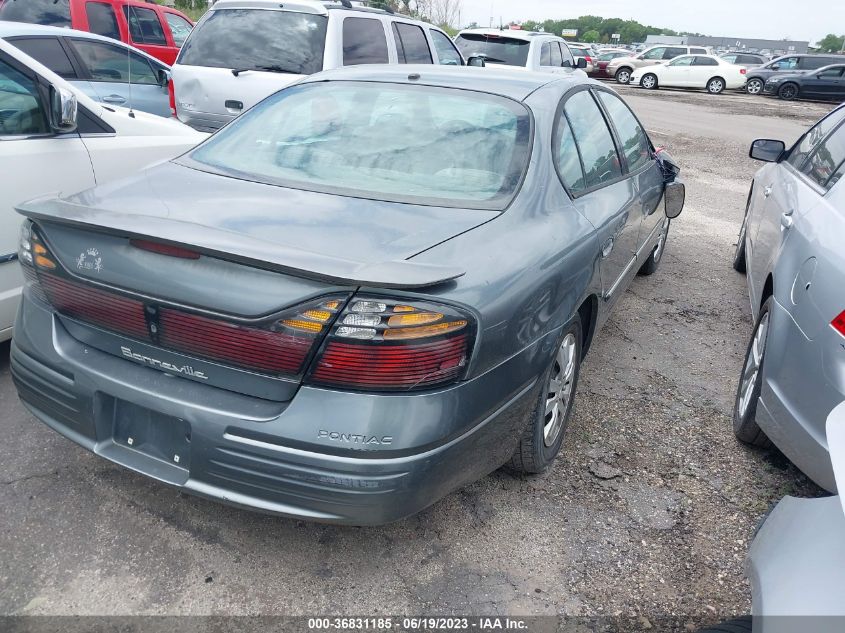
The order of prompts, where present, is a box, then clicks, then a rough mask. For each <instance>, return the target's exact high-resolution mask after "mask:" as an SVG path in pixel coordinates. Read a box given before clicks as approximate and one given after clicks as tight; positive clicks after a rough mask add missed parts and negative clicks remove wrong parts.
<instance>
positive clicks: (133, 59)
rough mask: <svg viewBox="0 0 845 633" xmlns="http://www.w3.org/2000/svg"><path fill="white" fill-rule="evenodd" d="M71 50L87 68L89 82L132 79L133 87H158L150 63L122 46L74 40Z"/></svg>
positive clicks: (117, 81)
mask: <svg viewBox="0 0 845 633" xmlns="http://www.w3.org/2000/svg"><path fill="white" fill-rule="evenodd" d="M71 46H73V48H74V50H75V51H76V53H77V55H79V58H80V59H81V60H82V63H83V64H85V66H86V67H87V68H88V72H89V73H90V75H91V80H92V81H111V82H116V83H128V82H129V78H130V77H131V78H132V83H133V84H157V83H158V76H157V73H156V72H155V70H154V69H153V67H152V66H151V65H150V62H149V61H148V60H147V59H146V58H144V57H141V56H140V55H138V54H137V53H132V52H128V51H127V49H125V48H123V47H122V46H117V45H114V44H106V43H105V42H95V41H93V40H76V39H75V40H71ZM130 70H131V72H130Z"/></svg>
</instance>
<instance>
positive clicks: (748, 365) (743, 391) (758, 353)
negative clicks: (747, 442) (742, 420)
mask: <svg viewBox="0 0 845 633" xmlns="http://www.w3.org/2000/svg"><path fill="white" fill-rule="evenodd" d="M768 333H769V313H768V312H766V314H764V315H763V318H762V319H760V323H758V324H757V330H756V331H755V332H754V340H753V342H752V343H751V346H750V347H749V349H748V358H746V359H745V366H744V367H743V368H742V378H741V384H742V386H741V388H740V390H739V403H738V405H739V406H738V413H739V416H740V417H744V416H745V413H746V412H747V411H748V406H749V405H750V404H751V399H752V398H753V397H754V386H755V385H756V384H757V376H758V375H759V374H760V368H761V367H762V365H763V354H764V353H765V351H766V336H767V334H768Z"/></svg>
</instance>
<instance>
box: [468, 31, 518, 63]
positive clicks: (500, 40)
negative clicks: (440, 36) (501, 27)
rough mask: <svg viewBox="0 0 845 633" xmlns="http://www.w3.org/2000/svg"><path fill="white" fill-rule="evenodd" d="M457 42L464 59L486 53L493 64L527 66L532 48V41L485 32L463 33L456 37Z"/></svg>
mask: <svg viewBox="0 0 845 633" xmlns="http://www.w3.org/2000/svg"><path fill="white" fill-rule="evenodd" d="M455 44H457V45H458V48H459V49H460V50H461V53H462V54H463V56H464V59H469V58H470V57H472V56H473V55H484V56H486V57H487V61H489V62H491V63H493V64H507V65H508V66H525V65H526V63H527V62H528V49H529V48H531V42H527V41H525V40H519V39H515V38H512V37H500V36H498V35H486V34H483V33H463V34H461V35H458V37H457V38H455Z"/></svg>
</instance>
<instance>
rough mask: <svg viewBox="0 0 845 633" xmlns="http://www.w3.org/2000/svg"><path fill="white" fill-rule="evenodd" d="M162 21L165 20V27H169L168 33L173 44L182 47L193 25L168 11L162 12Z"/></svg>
mask: <svg viewBox="0 0 845 633" xmlns="http://www.w3.org/2000/svg"><path fill="white" fill-rule="evenodd" d="M164 19H165V20H167V26H169V27H170V33H171V34H172V35H173V43H174V44H176V46H182V44H184V43H185V40H186V39H188V36H189V35H190V34H191V31H192V30H193V28H194V27H193V25H192V24H191V23H190V22H188V21H187V20H186V19H185V18H183V17H182V16H181V15H176V14H175V13H170V12H168V11H165V12H164Z"/></svg>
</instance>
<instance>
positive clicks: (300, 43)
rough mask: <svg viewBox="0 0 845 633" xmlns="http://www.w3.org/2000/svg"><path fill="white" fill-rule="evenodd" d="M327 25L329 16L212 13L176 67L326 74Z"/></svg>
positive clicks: (243, 11) (260, 11)
mask: <svg viewBox="0 0 845 633" xmlns="http://www.w3.org/2000/svg"><path fill="white" fill-rule="evenodd" d="M327 22H328V18H326V17H325V16H320V15H310V14H307V13H294V12H291V11H274V10H266V9H218V10H216V11H209V14H208V16H207V17H206V18H205V19H203V20H201V21H200V22H199V24H197V25H196V26H195V27H194V30H193V31H192V32H191V35H190V36H189V37H188V40H187V41H186V42H185V45H184V46H183V47H182V51H181V53H180V54H179V59H178V60H177V63H178V64H186V65H188V66H211V67H216V68H232V69H235V68H237V69H244V70H272V71H276V72H286V73H295V74H298V75H310V74H312V73H316V72H319V71H320V70H322V69H323V47H324V45H325V42H326V24H327Z"/></svg>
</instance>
